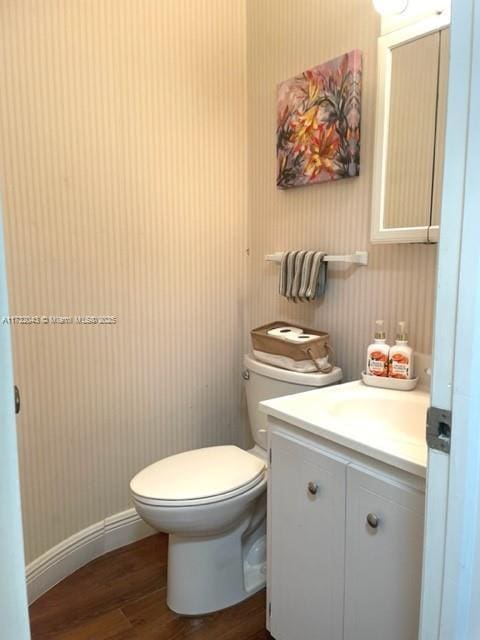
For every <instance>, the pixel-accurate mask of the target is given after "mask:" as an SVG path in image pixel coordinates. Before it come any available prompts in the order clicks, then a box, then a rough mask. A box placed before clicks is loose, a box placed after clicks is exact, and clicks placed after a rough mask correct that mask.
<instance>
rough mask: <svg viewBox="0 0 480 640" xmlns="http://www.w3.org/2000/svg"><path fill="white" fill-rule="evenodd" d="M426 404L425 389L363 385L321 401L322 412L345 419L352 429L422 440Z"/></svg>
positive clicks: (426, 395) (427, 401) (427, 398)
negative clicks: (379, 387) (388, 388)
mask: <svg viewBox="0 0 480 640" xmlns="http://www.w3.org/2000/svg"><path fill="white" fill-rule="evenodd" d="M342 386H343V385H342ZM428 405H429V396H428V394H427V393H425V392H418V391H417V392H404V391H390V390H387V389H385V390H384V389H371V388H369V387H365V386H364V385H363V386H361V387H358V388H356V387H354V388H352V389H344V390H343V391H342V392H340V390H339V392H338V393H337V394H335V393H333V394H331V396H330V397H329V398H325V402H322V411H324V412H327V413H329V414H330V415H331V416H333V417H335V418H338V419H341V420H344V421H348V422H349V423H351V424H352V426H353V425H354V426H355V429H362V430H365V429H368V430H373V431H377V432H378V433H379V434H381V435H385V434H387V433H388V435H389V437H392V436H394V437H397V438H402V439H404V438H408V439H409V440H413V441H417V442H418V440H424V439H425V423H426V414H427V408H428Z"/></svg>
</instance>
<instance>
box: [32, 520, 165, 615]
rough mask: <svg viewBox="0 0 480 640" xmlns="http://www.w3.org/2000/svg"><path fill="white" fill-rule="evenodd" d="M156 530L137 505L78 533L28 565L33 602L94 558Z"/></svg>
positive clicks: (149, 534)
mask: <svg viewBox="0 0 480 640" xmlns="http://www.w3.org/2000/svg"><path fill="white" fill-rule="evenodd" d="M154 533H155V531H154V530H153V529H152V528H151V527H149V526H148V525H147V524H146V523H145V522H143V520H142V519H141V518H140V516H139V515H138V514H137V512H136V511H135V509H127V511H122V512H121V513H117V514H115V515H114V516H110V517H108V518H106V519H105V520H102V521H100V522H97V523H96V524H93V525H92V526H90V527H87V528H86V529H83V530H82V531H79V532H78V533H75V534H74V535H73V536H71V537H70V538H67V539H66V540H63V541H62V542H60V543H59V544H57V545H56V546H55V547H53V548H52V549H49V550H48V551H46V552H45V553H44V554H42V555H41V556H40V557H39V558H36V559H35V560H34V561H33V562H31V563H30V564H29V565H27V568H26V577H27V592H28V602H29V604H31V603H32V602H34V601H35V600H36V599H37V598H39V597H40V596H41V595H42V594H43V593H45V591H48V590H49V589H51V588H52V587H53V586H55V585H56V584H57V583H58V582H60V581H61V580H63V579H64V578H66V577H67V576H69V575H70V574H71V573H73V572H74V571H76V570H77V569H80V567H83V566H84V565H85V564H87V563H88V562H90V561H91V560H94V559H95V558H98V557H99V556H101V555H103V554H104V553H108V552H109V551H113V550H114V549H118V548H119V547H124V546H125V545H127V544H131V543H132V542H135V541H136V540H141V539H142V538H146V537H147V536H151V535H152V534H154Z"/></svg>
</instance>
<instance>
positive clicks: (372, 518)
mask: <svg viewBox="0 0 480 640" xmlns="http://www.w3.org/2000/svg"><path fill="white" fill-rule="evenodd" d="M379 522H380V518H379V517H378V516H376V515H375V514H374V513H369V514H368V516H367V524H368V526H369V527H372V529H376V528H377V527H378V524H379Z"/></svg>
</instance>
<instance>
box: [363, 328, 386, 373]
mask: <svg viewBox="0 0 480 640" xmlns="http://www.w3.org/2000/svg"><path fill="white" fill-rule="evenodd" d="M389 352H390V347H389V346H388V344H387V343H386V337H385V329H384V326H383V320H377V321H376V322H375V336H374V340H373V343H372V344H371V345H369V347H368V349H367V369H366V373H367V375H369V376H381V377H383V378H386V377H387V376H388V354H389Z"/></svg>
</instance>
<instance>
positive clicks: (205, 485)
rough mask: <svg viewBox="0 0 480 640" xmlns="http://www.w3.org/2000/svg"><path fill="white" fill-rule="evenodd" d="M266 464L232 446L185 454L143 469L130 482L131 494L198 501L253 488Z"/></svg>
mask: <svg viewBox="0 0 480 640" xmlns="http://www.w3.org/2000/svg"><path fill="white" fill-rule="evenodd" d="M265 467H266V465H265V461H264V460H261V459H260V458H257V456H254V455H252V454H251V453H248V451H244V450H243V449H240V448H239V447H235V446H233V445H227V446H219V447H206V448H204V449H194V450H193V451H185V452H184V453H179V454H177V455H174V456H170V457H168V458H164V459H163V460H159V461H158V462H155V463H154V464H151V465H150V466H148V467H146V468H145V469H143V470H142V471H140V472H139V473H137V475H136V476H135V477H134V478H133V480H132V481H131V482H130V489H131V490H132V492H133V493H134V494H135V495H137V496H139V497H141V498H142V497H143V498H150V499H153V500H161V501H164V500H165V501H168V500H177V501H179V500H182V501H183V500H201V499H205V498H210V497H213V496H221V495H223V494H230V493H231V492H236V491H237V490H239V489H241V488H242V487H246V488H248V487H250V486H252V485H255V484H256V483H255V480H257V479H258V481H260V480H261V479H262V478H263V475H264V471H265Z"/></svg>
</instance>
